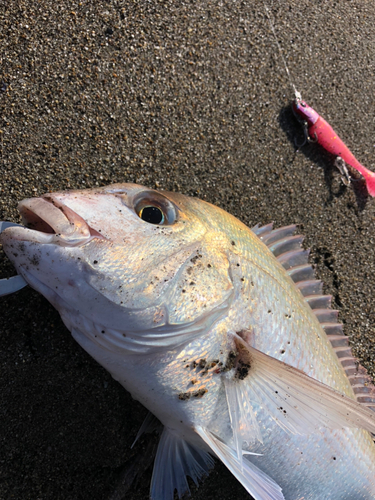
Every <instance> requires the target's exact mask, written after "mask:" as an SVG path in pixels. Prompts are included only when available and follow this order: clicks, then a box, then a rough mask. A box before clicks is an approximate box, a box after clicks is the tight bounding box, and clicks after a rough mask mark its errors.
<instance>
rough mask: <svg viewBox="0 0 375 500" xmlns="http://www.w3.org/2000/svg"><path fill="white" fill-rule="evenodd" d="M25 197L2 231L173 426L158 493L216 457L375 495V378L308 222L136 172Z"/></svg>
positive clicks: (255, 470)
mask: <svg viewBox="0 0 375 500" xmlns="http://www.w3.org/2000/svg"><path fill="white" fill-rule="evenodd" d="M19 210H20V213H21V215H22V217H23V222H24V224H25V226H26V228H24V227H8V228H7V229H5V230H4V231H3V233H2V234H1V237H0V239H1V243H2V244H3V248H4V251H5V253H6V254H7V255H8V257H9V258H10V260H11V261H12V263H13V264H14V266H15V267H16V269H17V271H18V273H19V274H20V275H21V276H22V277H23V278H24V279H25V280H26V282H27V283H28V284H29V285H30V286H32V287H33V288H35V289H36V290H38V291H39V292H40V293H42V294H43V295H44V296H45V297H46V298H47V299H48V300H49V301H50V302H51V303H52V304H53V306H54V307H55V308H56V309H57V310H58V311H59V313H60V315H61V317H62V319H63V321H64V323H65V325H66V326H67V328H68V329H69V330H70V331H71V333H72V335H73V337H74V338H75V339H76V340H77V342H78V343H79V344H80V345H81V346H82V347H83V348H84V349H85V350H86V351H87V352H88V353H89V354H90V355H91V356H92V357H93V358H95V359H96V360H97V361H98V362H99V363H100V364H101V365H103V366H104V367H105V368H106V369H107V370H108V371H109V372H110V373H111V374H112V376H113V377H114V378H115V379H116V380H118V381H119V382H120V383H121V384H122V385H123V386H124V387H125V388H126V389H127V390H128V391H130V393H131V394H132V396H133V397H134V399H137V400H138V401H140V402H141V403H142V404H143V405H144V406H146V407H147V408H148V409H149V411H150V412H151V413H152V414H153V415H155V416H156V417H157V419H159V421H160V422H161V423H162V424H163V426H164V427H163V431H162V434H161V438H160V443H159V447H158V451H157V455H156V459H155V465H154V473H153V477H152V484H151V498H152V499H153V500H173V495H174V490H175V489H176V490H177V493H178V494H179V496H181V495H182V494H183V493H185V492H186V491H187V490H188V483H187V481H186V476H190V477H192V478H193V480H194V481H195V482H197V481H198V479H200V478H201V477H202V476H203V475H205V474H206V473H207V472H208V471H209V469H210V468H211V467H212V466H213V459H212V456H213V457H216V458H219V459H220V460H222V461H223V463H224V464H225V465H226V466H227V467H228V468H229V469H230V470H231V472H232V473H233V474H234V475H235V476H236V478H237V479H238V480H239V481H240V482H241V483H242V484H243V486H244V487H245V488H246V489H247V491H248V492H249V493H250V494H251V495H252V496H253V497H254V498H255V499H256V500H281V499H282V498H285V499H287V500H302V499H303V500H319V499H325V500H370V499H373V498H375V445H374V442H373V438H372V435H371V433H374V432H375V411H374V409H375V399H374V396H375V390H374V388H373V387H372V385H371V384H370V382H369V380H368V377H367V375H366V372H365V370H364V369H363V368H361V367H360V366H359V365H358V363H357V362H356V360H355V359H354V358H353V357H352V355H351V352H350V348H349V347H348V342H347V338H346V337H345V336H344V335H343V334H342V327H341V325H340V324H339V323H338V322H337V312H336V311H333V310H332V309H330V297H328V296H325V295H322V285H321V282H320V281H317V280H315V278H314V276H313V271H312V268H311V266H310V265H308V263H307V257H308V252H307V251H306V250H302V249H301V247H300V245H301V241H302V238H301V237H300V236H294V231H295V227H294V226H288V227H284V228H281V229H276V230H273V229H272V226H271V225H269V226H265V227H258V226H255V227H254V228H253V229H252V230H250V229H249V228H247V227H246V226H245V225H243V224H242V223H241V222H239V221H238V220H237V219H235V218H234V217H233V216H231V215H229V214H228V213H226V212H224V211H223V210H221V209H219V208H217V207H214V206H212V205H210V204H208V203H205V202H203V201H200V200H198V199H194V198H188V197H185V196H183V195H180V194H176V193H162V192H157V191H154V190H151V189H147V188H144V187H142V186H138V185H135V184H117V185H113V186H108V187H105V188H100V189H92V190H84V191H68V192H61V193H54V194H48V195H45V196H43V197H41V198H33V199H27V200H24V201H23V202H21V203H20V206H19ZM148 420H150V419H148Z"/></svg>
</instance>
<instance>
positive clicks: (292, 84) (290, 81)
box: [264, 4, 302, 100]
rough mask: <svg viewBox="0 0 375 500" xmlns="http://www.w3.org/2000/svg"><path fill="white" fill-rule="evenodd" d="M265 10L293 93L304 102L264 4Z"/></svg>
mask: <svg viewBox="0 0 375 500" xmlns="http://www.w3.org/2000/svg"><path fill="white" fill-rule="evenodd" d="M264 10H265V11H266V16H267V18H268V22H269V24H270V27H271V30H272V33H273V36H274V37H275V42H276V45H277V48H278V49H279V52H280V56H281V59H282V61H283V63H284V67H285V71H286V74H287V75H288V78H289V83H290V85H291V86H292V88H293V91H294V95H295V98H296V99H297V100H302V96H301V94H300V92H298V90H297V89H296V86H295V85H294V83H293V80H292V77H291V75H290V71H289V68H288V66H287V64H286V60H285V57H284V54H283V51H282V50H281V46H280V44H279V41H278V39H277V36H276V31H275V28H274V26H273V23H272V20H271V15H270V12H269V10H268V7H267V5H266V4H264Z"/></svg>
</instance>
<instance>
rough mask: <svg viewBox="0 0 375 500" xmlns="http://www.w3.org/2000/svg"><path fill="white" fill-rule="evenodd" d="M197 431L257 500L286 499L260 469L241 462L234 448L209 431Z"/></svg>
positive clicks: (200, 429) (197, 429)
mask: <svg viewBox="0 0 375 500" xmlns="http://www.w3.org/2000/svg"><path fill="white" fill-rule="evenodd" d="M195 430H196V432H197V433H198V434H199V435H200V437H201V438H202V439H203V441H204V442H205V443H206V444H208V446H209V447H210V448H211V449H212V451H214V452H215V454H216V455H217V456H218V458H220V460H221V461H222V462H223V464H224V465H226V466H227V467H228V469H229V470H230V471H231V473H232V474H233V475H234V476H235V477H236V478H237V479H238V480H239V481H240V483H241V484H242V485H243V487H244V488H245V489H246V490H247V491H248V492H249V493H250V495H252V496H253V497H254V499H255V500H283V499H284V495H283V494H282V492H281V488H280V486H279V485H278V484H277V483H275V481H273V479H271V478H270V477H269V476H267V474H265V473H264V472H262V471H261V470H260V469H258V467H256V466H255V465H254V464H252V463H251V462H249V461H248V460H246V459H244V460H239V459H238V457H237V454H236V452H235V451H234V450H232V448H229V446H227V445H226V444H225V443H223V441H221V440H220V439H219V438H218V437H216V436H215V435H214V434H213V433H212V432H210V431H208V430H207V429H205V428H203V427H200V426H197V427H196V428H195ZM265 460H266V458H265Z"/></svg>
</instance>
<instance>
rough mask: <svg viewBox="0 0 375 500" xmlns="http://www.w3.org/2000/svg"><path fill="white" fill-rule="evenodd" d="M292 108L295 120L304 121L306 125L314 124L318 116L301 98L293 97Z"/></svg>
mask: <svg viewBox="0 0 375 500" xmlns="http://www.w3.org/2000/svg"><path fill="white" fill-rule="evenodd" d="M292 110H293V113H294V116H295V117H296V118H297V120H298V121H301V122H306V123H307V126H308V127H310V126H311V125H314V123H316V121H317V120H318V118H319V115H318V113H317V112H316V111H315V110H314V109H313V108H312V107H311V106H309V105H308V104H307V102H305V101H303V100H302V99H298V98H297V99H294V101H293V103H292Z"/></svg>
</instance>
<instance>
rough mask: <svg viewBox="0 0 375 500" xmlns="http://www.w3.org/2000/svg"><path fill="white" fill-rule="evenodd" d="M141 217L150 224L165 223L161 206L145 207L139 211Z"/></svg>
mask: <svg viewBox="0 0 375 500" xmlns="http://www.w3.org/2000/svg"><path fill="white" fill-rule="evenodd" d="M138 215H139V217H140V218H141V219H142V220H144V221H146V222H149V223H150V224H163V222H164V214H163V212H162V211H161V210H160V208H159V207H153V206H152V205H150V206H148V207H143V208H142V209H141V210H140V212H139V214H138Z"/></svg>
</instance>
